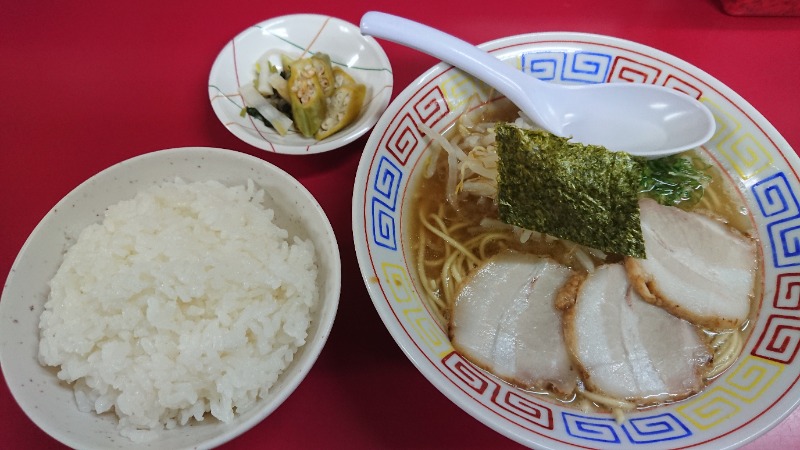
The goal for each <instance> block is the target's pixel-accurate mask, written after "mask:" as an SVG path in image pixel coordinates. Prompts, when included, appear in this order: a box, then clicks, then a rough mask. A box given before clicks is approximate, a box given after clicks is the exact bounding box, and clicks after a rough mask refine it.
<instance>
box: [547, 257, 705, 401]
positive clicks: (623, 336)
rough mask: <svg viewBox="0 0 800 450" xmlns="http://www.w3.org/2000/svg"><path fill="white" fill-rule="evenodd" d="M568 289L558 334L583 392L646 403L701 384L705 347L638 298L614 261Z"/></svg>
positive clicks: (682, 394)
mask: <svg viewBox="0 0 800 450" xmlns="http://www.w3.org/2000/svg"><path fill="white" fill-rule="evenodd" d="M570 286H571V289H572V290H573V292H571V293H567V294H564V293H562V294H560V295H565V296H567V297H572V298H573V302H572V304H571V305H569V306H568V307H566V309H565V312H564V337H565V340H566V343H567V347H568V349H569V351H570V354H571V355H572V357H573V360H574V362H575V365H576V367H577V369H578V370H579V371H580V372H581V375H582V377H583V381H584V386H585V388H586V389H587V390H589V391H591V392H595V393H598V394H602V395H606V396H610V397H613V398H616V399H625V400H628V401H631V402H634V403H636V404H637V405H640V406H646V405H652V404H657V403H661V402H664V401H666V400H680V399H683V398H686V397H688V396H690V395H692V394H694V393H696V392H698V391H699V390H700V389H701V388H702V386H703V377H702V374H703V373H704V372H705V370H706V368H707V366H708V363H709V360H710V358H711V351H710V349H709V347H708V345H707V344H706V343H705V340H704V339H703V338H702V336H701V334H700V332H699V331H698V330H697V328H696V327H695V326H693V325H692V324H690V323H689V322H687V321H685V320H682V319H679V318H677V317H675V316H673V315H672V314H670V313H668V312H667V311H665V310H663V309H662V308H659V307H657V306H653V305H651V304H649V303H647V302H645V301H644V300H642V298H641V296H639V294H638V293H637V292H636V290H635V289H633V288H632V287H631V285H630V283H629V281H628V277H627V275H626V273H625V268H624V267H623V266H622V265H621V264H613V265H605V266H601V267H599V268H598V269H597V270H595V271H594V272H592V273H590V274H588V275H587V276H586V278H585V279H584V280H583V282H582V283H580V284H575V283H569V284H568V285H567V289H569V288H570Z"/></svg>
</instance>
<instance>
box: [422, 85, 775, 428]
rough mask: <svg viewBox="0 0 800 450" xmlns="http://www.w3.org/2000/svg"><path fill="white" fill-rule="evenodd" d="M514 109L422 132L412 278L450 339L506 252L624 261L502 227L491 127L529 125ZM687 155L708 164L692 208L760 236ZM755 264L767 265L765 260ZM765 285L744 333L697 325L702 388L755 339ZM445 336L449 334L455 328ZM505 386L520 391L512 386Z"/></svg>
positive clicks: (589, 398) (582, 396) (581, 400)
mask: <svg viewBox="0 0 800 450" xmlns="http://www.w3.org/2000/svg"><path fill="white" fill-rule="evenodd" d="M511 106H512V105H510V104H508V103H507V102H505V101H503V100H501V101H499V102H495V103H490V104H488V105H484V106H481V107H480V108H476V109H474V110H472V111H471V112H470V113H468V114H464V115H462V116H461V117H460V118H459V119H458V120H457V121H456V123H455V124H454V126H453V127H451V128H450V129H449V130H448V132H447V133H446V134H445V135H444V136H442V135H438V134H436V133H435V132H433V130H423V131H425V132H426V133H427V134H429V137H430V138H431V139H432V141H433V142H434V143H433V144H432V145H431V147H430V148H429V149H428V150H427V151H428V152H429V154H430V156H426V157H424V159H423V160H421V161H420V164H422V165H423V170H419V171H418V172H421V175H419V176H418V178H417V179H416V181H415V183H413V184H412V185H410V188H409V189H410V192H411V205H412V207H411V208H410V210H409V211H410V212H409V213H408V214H407V219H406V220H407V224H408V226H409V227H408V229H409V233H408V236H409V245H410V252H409V254H410V255H411V259H412V261H411V263H410V268H411V269H412V270H415V271H416V275H417V277H418V284H419V286H418V288H419V289H418V290H419V292H420V293H421V295H422V297H423V302H424V303H426V305H427V307H428V309H429V311H430V312H431V314H432V315H433V316H434V317H435V318H437V320H438V322H439V325H440V326H441V327H442V328H443V329H444V330H445V331H448V329H449V328H450V327H451V319H452V315H453V307H454V302H455V300H456V298H457V296H458V295H459V291H460V290H461V289H462V287H463V286H464V284H465V283H466V282H467V280H468V279H469V278H470V277H471V275H472V274H473V273H474V272H475V271H476V270H477V269H478V268H480V267H481V266H483V265H485V264H486V263H487V261H489V260H491V259H492V258H493V257H495V256H496V255H498V254H499V253H501V252H505V251H508V250H512V251H514V252H518V253H523V254H532V255H537V256H542V257H546V258H548V259H549V260H553V261H556V262H557V263H559V264H562V265H564V266H567V267H569V268H570V269H571V270H573V271H576V272H578V273H582V274H585V273H591V272H593V271H594V270H595V269H596V268H598V267H600V266H603V265H608V264H617V263H621V262H622V261H623V259H624V257H623V256H621V255H615V254H606V253H604V252H602V251H598V250H595V249H592V248H588V247H585V246H582V245H579V244H576V243H574V242H570V241H567V240H563V239H557V238H554V237H552V236H548V235H545V234H542V233H538V232H535V231H531V230H525V229H522V228H518V227H514V226H511V225H508V224H506V223H504V222H502V221H501V220H500V219H499V215H498V207H497V205H496V201H495V200H494V195H493V193H495V192H496V190H497V186H496V182H494V184H493V180H492V174H493V173H496V164H497V160H498V157H497V154H496V152H495V150H496V149H495V141H494V134H493V126H494V124H495V123H496V122H501V121H502V122H515V121H516V123H517V124H518V125H522V126H525V123H524V122H523V121H521V120H520V119H519V118H518V117H517V111H516V110H515V109H513V108H512V107H511ZM461 152H463V153H461ZM686 156H687V157H690V158H693V159H695V160H697V161H700V162H701V163H704V164H706V165H707V166H708V171H707V173H708V175H709V176H710V177H711V182H710V183H709V184H708V186H707V188H706V189H705V193H704V195H703V196H702V199H701V200H700V201H699V202H698V203H697V204H696V205H693V206H691V207H690V208H687V209H690V210H692V211H703V212H704V214H708V215H711V216H713V217H715V218H718V219H719V220H721V221H722V222H724V223H726V224H727V226H730V227H731V228H732V229H735V230H736V232H737V233H740V234H742V235H743V236H748V237H749V236H753V235H755V225H754V222H753V219H752V217H751V215H750V214H749V212H748V210H747V208H746V207H745V206H744V203H743V201H742V199H741V198H740V197H739V194H738V193H737V191H736V189H735V188H734V186H733V183H732V182H731V181H730V180H729V179H728V178H727V177H726V176H724V175H723V174H722V173H721V172H720V171H719V170H718V169H717V168H716V167H713V166H712V164H711V161H710V160H708V157H707V156H705V155H704V154H703V153H702V152H701V151H699V150H693V151H690V152H687V153H686ZM454 164H455V167H454ZM757 265H758V267H759V268H760V267H761V261H760V256H759V261H757ZM760 273H761V270H756V277H759V276H760ZM760 286H761V282H760V280H756V282H755V283H754V288H753V292H751V296H750V298H751V301H750V314H749V318H748V319H747V320H745V321H744V323H743V324H742V325H741V326H739V327H737V328H735V329H725V330H720V329H709V328H704V327H700V326H696V327H695V328H697V332H698V333H699V334H700V335H701V336H702V339H703V340H704V342H705V344H706V345H707V346H708V348H709V349H710V352H711V359H710V362H709V364H708V365H707V366H705V367H704V373H703V374H702V380H703V383H704V384H708V383H710V382H711V381H712V380H713V379H715V378H716V377H718V376H719V375H720V374H721V373H723V372H724V371H725V370H726V369H727V368H728V367H730V366H731V365H732V364H733V363H734V362H735V361H736V358H737V357H738V355H739V353H740V352H741V350H742V346H743V343H744V342H745V341H746V339H747V335H748V333H749V327H748V324H749V323H750V320H751V319H752V318H753V317H754V315H755V310H756V306H757V305H755V303H756V302H754V301H752V298H760V292H755V290H756V289H758V287H760ZM449 334H450V335H451V336H452V330H450V333H449ZM467 359H470V358H467ZM478 365H479V366H481V364H478ZM488 371H490V372H491V369H489V370H488ZM501 378H502V377H501ZM506 381H510V382H511V383H512V384H514V382H513V380H508V379H506ZM520 388H525V389H530V388H526V387H524V386H523V387H520ZM534 391H535V393H536V394H539V395H541V396H542V397H544V398H548V399H550V400H552V401H557V402H559V403H563V404H568V405H572V406H573V407H575V408H578V409H580V410H583V411H612V412H614V413H615V414H616V416H617V418H618V420H621V419H622V417H623V412H624V411H626V410H632V409H636V408H644V407H651V406H653V405H645V406H642V405H636V404H635V403H633V402H630V401H628V400H627V399H625V398H613V397H610V396H607V395H602V394H597V393H593V392H590V391H588V390H586V389H584V385H583V382H582V381H579V382H578V387H577V388H576V389H575V390H573V391H572V392H566V393H565V392H557V391H555V390H553V389H535V390H534Z"/></svg>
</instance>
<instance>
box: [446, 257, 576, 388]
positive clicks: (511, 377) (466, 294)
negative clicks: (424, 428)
mask: <svg viewBox="0 0 800 450" xmlns="http://www.w3.org/2000/svg"><path fill="white" fill-rule="evenodd" d="M571 273H572V272H571V270H570V269H569V268H567V267H566V266H563V265H561V264H558V263H556V262H554V261H552V260H550V259H545V258H540V257H537V256H533V255H528V254H522V253H518V252H513V251H506V252H502V253H500V254H498V255H497V256H495V257H493V258H491V259H490V260H489V261H487V262H486V263H485V264H484V265H483V266H481V267H480V268H478V269H477V270H476V271H475V272H474V273H473V274H471V275H470V277H469V278H468V279H467V280H466V282H465V284H464V286H463V287H462V288H461V290H460V291H459V293H458V295H457V297H456V300H455V302H454V306H453V312H452V315H451V320H450V337H451V341H452V344H453V347H454V348H455V349H456V350H458V351H459V353H461V354H462V355H464V357H466V358H467V359H469V360H470V361H472V362H473V363H474V364H476V365H478V366H480V367H482V368H484V369H486V370H488V371H489V372H491V373H493V374H495V375H496V376H498V377H500V378H502V379H504V380H506V381H508V382H510V383H512V384H515V385H517V386H520V387H522V388H525V389H555V390H556V391H558V392H561V393H570V392H572V391H573V390H574V389H575V386H576V385H577V377H578V375H577V372H575V371H574V370H573V368H572V364H571V361H570V358H569V355H568V354H567V350H566V347H565V345H564V339H563V334H562V329H561V313H560V311H558V310H557V309H556V308H555V306H554V298H555V294H556V293H557V292H558V290H559V289H560V288H561V286H562V285H563V284H564V282H565V281H566V280H567V279H568V278H569V277H570V275H571Z"/></svg>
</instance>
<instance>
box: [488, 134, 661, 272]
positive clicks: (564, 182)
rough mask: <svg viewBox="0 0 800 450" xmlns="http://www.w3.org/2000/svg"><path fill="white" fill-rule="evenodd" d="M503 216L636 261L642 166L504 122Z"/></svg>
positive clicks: (641, 252) (640, 253)
mask: <svg viewBox="0 0 800 450" xmlns="http://www.w3.org/2000/svg"><path fill="white" fill-rule="evenodd" d="M495 133H496V138H497V153H498V155H499V157H500V162H499V173H498V179H497V184H498V207H499V212H500V219H501V220H502V221H504V222H506V223H509V224H512V225H516V226H518V227H522V228H526V229H529V230H534V231H538V232H541V233H545V234H549V235H551V236H555V237H559V238H562V239H568V240H570V241H573V242H576V243H579V244H582V245H585V246H588V247H591V248H596V249H599V250H602V251H604V252H607V253H615V254H621V255H627V256H633V257H636V258H644V257H645V249H644V239H643V237H642V229H641V225H640V218H639V202H638V198H639V196H638V192H639V188H640V183H641V179H642V169H641V165H640V164H639V163H638V162H637V161H636V160H635V159H634V158H633V157H632V156H631V155H629V154H627V153H624V152H612V151H609V150H607V149H605V148H604V147H600V146H594V145H583V144H579V143H571V142H568V139H565V138H560V137H558V136H555V135H553V134H551V133H548V132H545V131H538V130H524V129H521V128H518V127H515V126H513V125H509V124H499V125H498V126H497V127H496V128H495Z"/></svg>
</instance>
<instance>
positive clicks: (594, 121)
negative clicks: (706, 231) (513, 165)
mask: <svg viewBox="0 0 800 450" xmlns="http://www.w3.org/2000/svg"><path fill="white" fill-rule="evenodd" d="M360 28H361V32H362V33H363V34H365V35H371V36H374V37H378V38H382V39H386V40H389V41H392V42H396V43H398V44H402V45H405V46H407V47H410V48H413V49H415V50H418V51H421V52H423V53H426V54H429V55H431V56H434V57H436V58H438V59H440V60H442V61H444V62H446V63H448V64H451V65H453V66H455V67H458V68H459V69H462V70H464V71H465V72H467V73H469V74H470V75H472V76H474V77H476V78H478V79H480V80H482V81H484V82H486V83H487V84H489V85H491V86H492V87H494V88H495V89H497V91H498V92H500V93H501V94H503V95H505V96H506V97H507V98H508V99H509V100H511V101H512V102H513V103H514V104H515V105H516V106H517V107H518V108H519V109H520V110H521V111H522V112H523V114H525V115H526V116H527V117H528V118H529V119H530V120H531V121H533V122H534V123H535V124H536V125H538V126H540V127H541V128H543V129H545V130H547V131H549V132H551V133H553V134H556V135H558V136H562V137H571V138H572V140H573V141H576V142H581V143H584V144H593V145H602V146H604V147H606V148H608V149H609V150H618V151H625V152H628V153H631V154H633V155H637V156H643V157H647V158H657V157H662V156H667V155H670V154H674V153H680V152H682V151H685V150H688V149H691V148H695V147H698V146H700V145H703V144H704V143H705V142H707V141H708V140H709V139H711V137H712V136H713V135H714V131H715V128H716V126H715V122H714V117H713V116H712V114H711V112H710V111H709V110H708V108H706V106H705V105H703V104H702V103H701V102H699V101H697V100H696V99H694V98H692V97H690V96H688V95H686V94H684V93H682V92H679V91H677V90H674V89H670V88H666V87H662V86H656V85H650V84H637V83H599V84H589V85H579V86H565V85H559V84H554V83H546V82H544V81H541V80H539V79H537V78H535V77H533V76H530V75H529V74H526V73H524V72H522V71H520V70H517V69H516V68H514V67H512V66H510V65H508V64H506V63H504V62H503V61H501V60H499V59H497V58H495V57H494V56H492V55H491V54H489V53H487V52H485V51H483V50H481V49H480V48H478V47H475V46H473V45H472V44H469V43H467V42H465V41H463V40H461V39H459V38H457V37H454V36H451V35H449V34H447V33H444V32H442V31H439V30H436V29H434V28H431V27H429V26H427V25H423V24H420V23H418V22H414V21H411V20H408V19H404V18H402V17H398V16H393V15H390V14H385V13H380V12H375V11H372V12H368V13H366V14H365V15H364V16H363V17H362V18H361V24H360Z"/></svg>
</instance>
